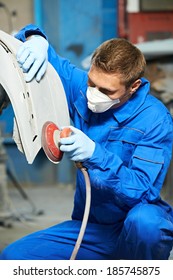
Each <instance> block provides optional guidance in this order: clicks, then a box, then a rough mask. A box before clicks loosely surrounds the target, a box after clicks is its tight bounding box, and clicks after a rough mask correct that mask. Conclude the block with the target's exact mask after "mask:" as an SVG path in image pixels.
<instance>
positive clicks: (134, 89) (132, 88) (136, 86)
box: [130, 79, 141, 94]
mask: <svg viewBox="0 0 173 280" xmlns="http://www.w3.org/2000/svg"><path fill="white" fill-rule="evenodd" d="M140 85H141V80H140V79H137V80H136V81H135V82H134V83H133V84H132V85H131V87H130V93H131V94H133V93H134V92H136V91H137V89H138V88H139V87H140Z"/></svg>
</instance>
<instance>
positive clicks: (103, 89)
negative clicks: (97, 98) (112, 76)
mask: <svg viewBox="0 0 173 280" xmlns="http://www.w3.org/2000/svg"><path fill="white" fill-rule="evenodd" d="M88 82H90V83H91V84H93V86H96V84H95V83H94V82H93V81H92V80H91V78H90V77H89V75H88ZM98 88H99V90H100V91H103V92H104V91H108V92H110V93H115V92H116V91H117V90H112V89H108V88H103V87H98Z"/></svg>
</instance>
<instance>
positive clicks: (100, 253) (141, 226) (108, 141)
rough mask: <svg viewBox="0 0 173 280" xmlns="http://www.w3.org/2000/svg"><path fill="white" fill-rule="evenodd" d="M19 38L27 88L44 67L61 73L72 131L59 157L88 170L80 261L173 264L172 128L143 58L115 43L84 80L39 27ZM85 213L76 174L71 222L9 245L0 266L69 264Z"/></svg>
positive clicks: (99, 53) (100, 52) (102, 49)
mask: <svg viewBox="0 0 173 280" xmlns="http://www.w3.org/2000/svg"><path fill="white" fill-rule="evenodd" d="M16 38H18V39H19V40H21V41H23V42H24V44H23V45H22V47H20V48H19V52H18V54H17V59H18V61H19V63H20V65H21V68H22V69H23V71H24V72H26V73H27V74H26V81H28V82H29V81H30V80H32V78H33V77H35V78H36V80H37V81H38V82H39V81H40V79H41V78H42V76H43V75H44V73H45V71H46V67H47V61H49V62H50V63H51V64H52V65H53V67H54V68H55V69H56V71H57V72H58V74H59V76H60V78H61V81H62V83H63V86H64V89H65V92H66V96H67V102H68V107H69V112H70V117H71V120H72V121H73V124H74V126H72V131H73V133H72V134H71V136H69V137H68V138H62V139H61V146H60V149H61V150H62V151H63V152H65V153H66V154H67V156H68V157H69V158H70V160H72V161H79V162H82V164H83V166H84V167H86V168H87V170H88V174H89V178H90V182H91V197H92V198H91V209H90V214H89V220H88V224H87V228H86V232H85V235H84V238H83V241H82V244H81V247H80V249H79V252H78V254H77V259H80V260H111V259H128V260H133V259H135V260H138V259H145V260H151V259H153V260H157V259H168V258H169V255H170V251H171V249H172V246H173V210H172V208H171V206H170V205H168V204H167V203H166V202H165V201H163V200H162V199H161V197H160V191H161V189H162V185H163V182H164V179H165V175H166V173H167V170H168V167H169V164H170V160H171V151H172V141H173V122H172V118H171V115H170V113H169V111H168V110H167V109H166V107H165V106H164V105H163V104H162V103H161V102H160V101H159V100H157V99H156V98H155V97H154V96H152V95H150V93H149V91H150V84H149V82H148V81H147V80H146V79H145V78H143V75H144V69H145V65H146V62H145V59H144V56H143V54H142V53H141V52H140V50H139V49H137V48H136V47H135V46H134V45H132V44H131V43H130V42H128V41H127V40H124V39H111V40H108V41H106V42H104V43H103V44H101V45H100V46H99V47H98V48H97V49H96V50H95V52H94V54H93V56H92V60H91V68H90V70H89V72H88V73H86V72H85V71H82V70H80V69H77V68H76V67H75V66H74V65H72V64H70V62H69V61H68V60H66V59H64V58H61V57H60V56H59V55H57V54H56V52H55V51H54V49H53V48H52V47H51V45H49V44H48V40H47V37H46V35H45V34H44V32H43V31H42V30H41V29H39V28H38V27H36V26H34V25H28V26H26V27H24V28H23V29H22V30H20V32H19V33H18V34H17V35H16ZM43 95H44V93H43ZM84 207H85V183H84V178H83V174H82V173H81V171H80V170H77V177H76V191H75V197H74V209H73V213H72V219H71V220H68V221H65V222H63V223H60V224H57V225H54V226H52V227H50V228H48V229H45V230H41V231H39V232H36V233H32V234H30V235H28V236H26V237H23V238H22V239H20V240H18V241H16V242H14V243H12V244H10V245H9V246H8V247H6V248H5V249H4V251H3V252H2V254H1V259H7V260H11V259H12V260H14V259H19V260H23V259H27V260H35V259H36V260H45V259H49V260H52V259H55V260H65V259H69V258H70V255H71V253H72V250H73V248H74V245H75V242H76V239H77V237H78V232H79V229H80V226H81V222H82V218H83V213H84Z"/></svg>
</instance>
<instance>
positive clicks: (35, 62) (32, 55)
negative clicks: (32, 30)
mask: <svg viewBox="0 0 173 280" xmlns="http://www.w3.org/2000/svg"><path fill="white" fill-rule="evenodd" d="M47 50H48V42H47V40H46V39H45V38H43V37H42V36H40V35H32V36H31V37H30V39H28V41H26V42H24V43H23V44H22V46H21V47H20V48H19V50H18V52H17V55H16V58H17V61H18V63H19V65H20V67H21V68H22V70H23V72H24V73H27V74H26V75H25V80H26V82H30V81H31V80H32V79H33V78H34V76H35V77H36V80H37V82H39V81H40V80H41V78H42V76H43V75H44V73H45V72H46V69H47V63H48V55H47Z"/></svg>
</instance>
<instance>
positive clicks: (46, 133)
mask: <svg viewBox="0 0 173 280" xmlns="http://www.w3.org/2000/svg"><path fill="white" fill-rule="evenodd" d="M70 134H71V129H70V128H64V129H63V130H62V131H60V130H59V128H58V126H57V125H55V124H54V123H53V122H46V123H45V124H44V125H43V128H42V139H41V140H42V148H43V150H44V152H45V154H46V156H47V157H48V159H49V160H50V161H52V162H53V163H59V162H60V161H61V159H62V157H63V152H62V151H61V150H60V149H59V145H58V142H59V141H58V139H59V140H60V138H63V137H68V136H69V135H70ZM75 164H76V167H77V168H79V169H80V170H81V172H82V174H83V176H84V181H85V189H86V201H85V209H84V215H83V220H82V223H81V227H80V231H79V234H78V238H77V241H76V243H75V246H74V249H73V251H72V254H71V257H70V260H75V259H76V256H77V253H78V251H79V248H80V246H81V243H82V240H83V236H84V234H85V230H86V226H87V222H88V217H89V212H90V206H91V185H90V179H89V175H88V171H87V169H86V168H85V167H83V165H82V163H81V162H75Z"/></svg>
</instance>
